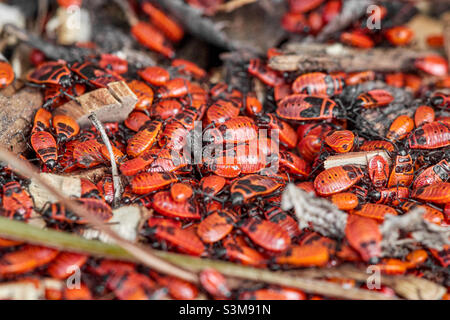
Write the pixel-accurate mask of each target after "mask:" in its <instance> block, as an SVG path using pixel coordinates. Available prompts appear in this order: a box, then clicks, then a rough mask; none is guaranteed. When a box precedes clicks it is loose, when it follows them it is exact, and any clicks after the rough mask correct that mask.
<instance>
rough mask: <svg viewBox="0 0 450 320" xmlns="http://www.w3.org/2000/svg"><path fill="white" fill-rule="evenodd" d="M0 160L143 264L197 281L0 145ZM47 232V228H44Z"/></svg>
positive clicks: (192, 274) (190, 274) (194, 277)
mask: <svg viewBox="0 0 450 320" xmlns="http://www.w3.org/2000/svg"><path fill="white" fill-rule="evenodd" d="M0 161H4V162H5V163H7V164H8V165H9V166H10V167H11V168H12V170H13V171H15V172H17V173H19V174H20V175H21V176H24V177H26V178H28V179H33V180H34V181H36V183H37V184H40V185H41V186H42V187H43V188H45V189H47V190H48V191H49V192H51V193H53V195H54V196H55V197H57V198H58V199H60V201H61V202H62V203H64V205H65V206H67V208H68V209H69V210H71V211H72V212H74V213H75V214H77V215H79V216H81V217H83V218H85V219H86V220H87V222H88V223H89V224H91V225H92V226H94V227H96V228H97V229H99V230H100V231H101V232H103V233H104V234H106V235H107V236H109V237H110V238H112V239H113V240H114V241H115V242H116V243H117V244H118V245H119V246H120V247H122V248H123V250H125V251H127V252H128V254H129V255H131V256H133V257H134V258H135V259H136V260H138V261H140V262H141V263H143V264H144V265H146V266H148V267H150V268H152V269H155V270H157V271H159V272H161V273H164V274H168V275H172V276H177V277H179V278H181V279H184V280H186V281H190V282H194V283H197V282H198V277H197V275H196V274H194V273H192V272H189V271H186V270H183V269H181V268H179V267H176V266H174V265H172V264H170V263H168V262H166V261H164V260H162V259H161V258H158V257H156V256H155V255H154V254H153V253H152V252H151V251H150V250H149V249H146V248H143V247H141V246H139V245H137V244H135V243H132V242H130V241H127V240H125V239H123V238H122V237H120V236H119V235H118V234H117V233H116V232H114V231H113V230H111V228H109V227H108V226H107V225H106V224H105V223H104V222H103V221H101V220H100V219H99V218H97V217H96V216H95V212H92V210H87V209H86V208H85V207H83V206H80V205H79V204H78V203H77V202H75V201H74V200H72V199H69V198H67V197H66V196H65V195H63V194H62V193H61V192H60V191H59V190H57V189H56V188H54V187H53V186H51V185H50V184H48V183H47V182H46V181H44V180H42V179H41V177H40V176H39V173H38V171H37V170H36V169H35V168H34V167H33V166H32V165H31V164H30V163H28V162H27V161H25V160H22V159H20V158H18V157H17V156H16V155H15V154H13V153H11V152H9V151H7V150H5V149H4V148H2V147H0ZM46 232H47V230H46Z"/></svg>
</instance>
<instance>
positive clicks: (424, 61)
mask: <svg viewBox="0 0 450 320" xmlns="http://www.w3.org/2000/svg"><path fill="white" fill-rule="evenodd" d="M414 66H415V67H416V68H417V69H420V70H422V71H424V72H426V73H429V74H431V75H433V76H437V77H443V76H446V75H447V74H448V62H447V59H445V58H443V57H441V56H437V55H430V56H427V57H425V58H417V59H416V60H415V61H414Z"/></svg>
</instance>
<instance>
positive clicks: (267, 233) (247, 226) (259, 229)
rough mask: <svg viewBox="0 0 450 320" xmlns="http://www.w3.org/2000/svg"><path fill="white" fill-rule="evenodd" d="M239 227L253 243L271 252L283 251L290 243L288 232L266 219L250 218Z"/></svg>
mask: <svg viewBox="0 0 450 320" xmlns="http://www.w3.org/2000/svg"><path fill="white" fill-rule="evenodd" d="M240 229H241V230H242V232H244V233H245V234H246V235H247V236H248V237H249V238H250V239H251V240H252V241H253V242H254V243H255V244H257V245H258V246H260V247H262V248H264V249H265V250H268V251H271V252H283V251H285V250H286V249H287V248H288V247H289V245H290V244H291V238H290V237H289V234H288V233H287V232H286V231H285V230H284V229H283V228H281V227H280V226H279V225H277V224H275V223H273V222H271V221H268V220H259V219H255V218H250V219H247V220H246V221H245V222H244V223H243V225H242V226H241V228H240Z"/></svg>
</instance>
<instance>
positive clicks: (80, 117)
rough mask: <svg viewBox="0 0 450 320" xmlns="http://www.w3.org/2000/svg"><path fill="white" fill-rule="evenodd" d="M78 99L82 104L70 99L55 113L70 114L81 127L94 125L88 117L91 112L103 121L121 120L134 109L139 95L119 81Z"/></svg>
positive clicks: (54, 113)
mask: <svg viewBox="0 0 450 320" xmlns="http://www.w3.org/2000/svg"><path fill="white" fill-rule="evenodd" d="M77 100H78V101H79V103H80V104H81V106H80V105H79V104H78V103H77V102H76V101H69V102H67V103H66V104H64V105H62V106H61V107H59V108H57V109H56V110H55V111H54V112H53V115H57V114H63V115H67V116H70V117H72V118H73V119H75V120H76V121H77V122H78V124H79V125H80V127H87V126H90V125H92V124H91V121H90V120H89V119H88V117H89V115H90V114H91V113H95V115H96V116H97V118H98V119H99V120H100V121H101V122H121V121H124V120H125V119H126V118H127V117H128V115H129V114H130V112H131V111H133V109H134V106H135V105H136V102H137V97H136V95H135V94H134V93H133V92H132V91H131V90H130V88H129V87H128V85H127V84H126V83H125V82H123V81H118V82H112V83H110V84H108V87H107V88H100V89H97V90H94V91H91V92H88V93H86V94H84V95H82V96H80V97H78V98H77Z"/></svg>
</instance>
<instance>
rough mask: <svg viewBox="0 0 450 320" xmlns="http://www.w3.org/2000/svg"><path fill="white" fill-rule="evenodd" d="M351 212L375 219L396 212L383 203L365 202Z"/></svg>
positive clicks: (382, 218)
mask: <svg viewBox="0 0 450 320" xmlns="http://www.w3.org/2000/svg"><path fill="white" fill-rule="evenodd" d="M352 214H355V215H358V216H363V217H366V218H371V219H374V220H377V221H383V220H384V216H385V215H386V214H391V215H394V216H396V215H397V214H398V213H397V211H395V209H394V208H392V207H389V206H387V205H384V204H376V203H366V204H363V205H362V207H361V208H359V209H358V208H356V209H355V210H353V211H352Z"/></svg>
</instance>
